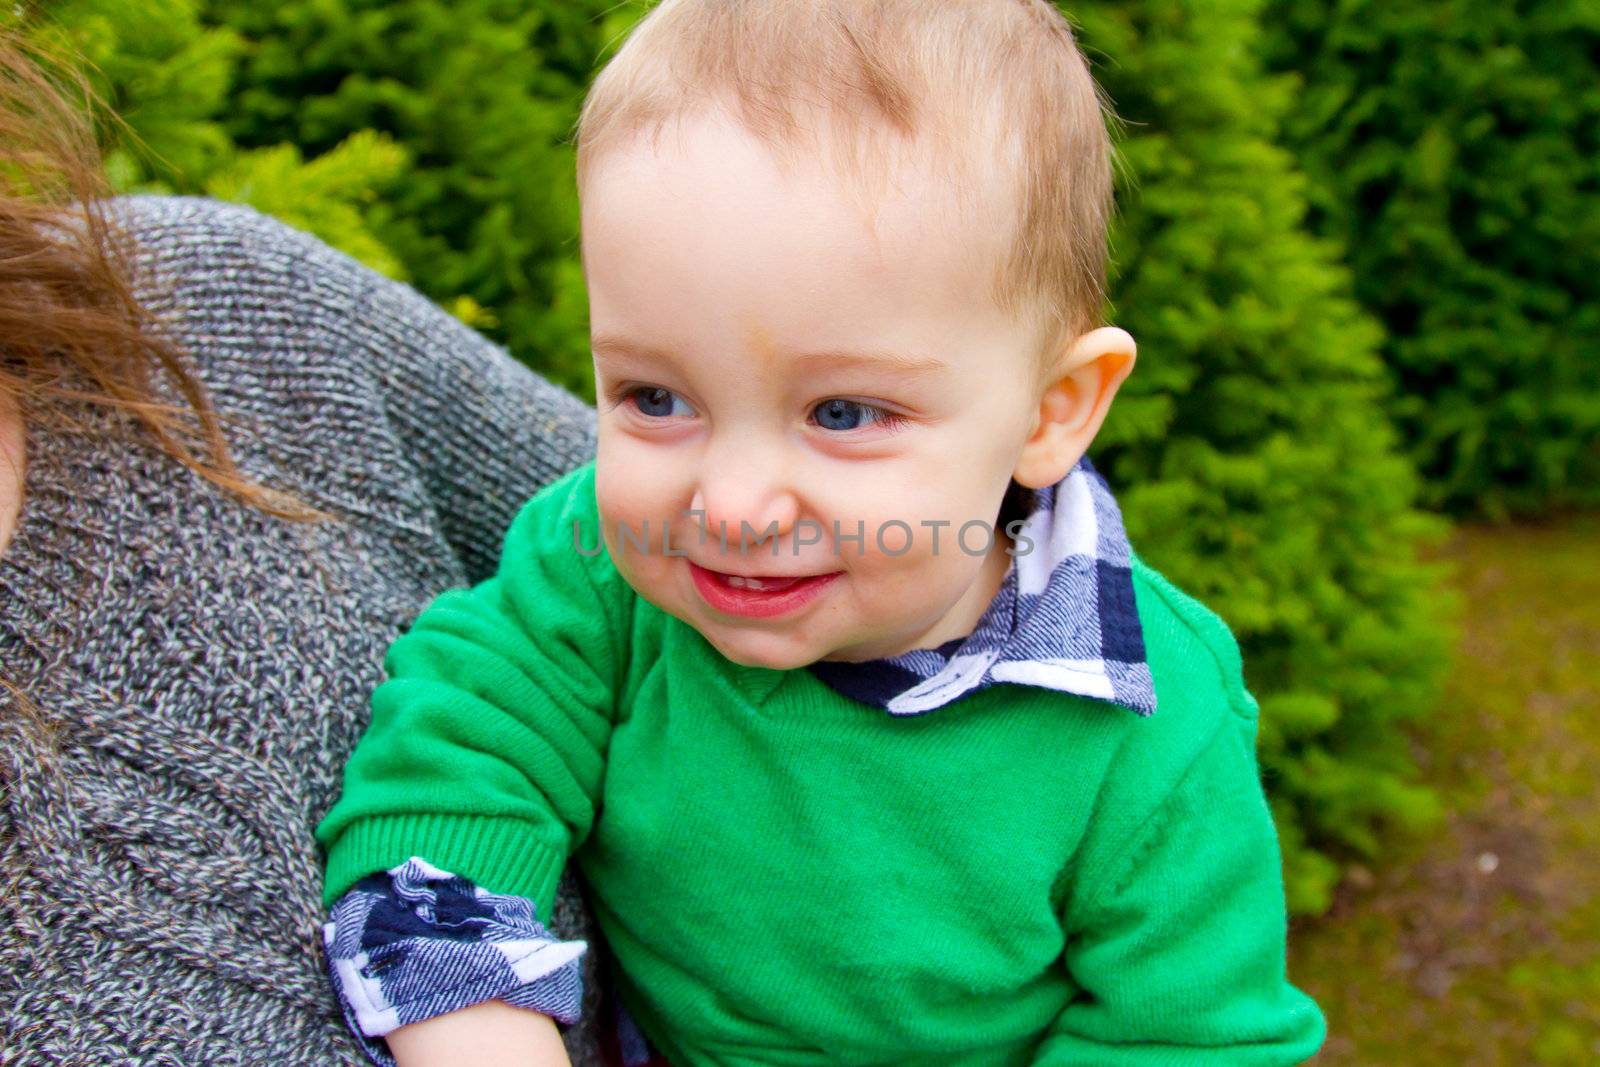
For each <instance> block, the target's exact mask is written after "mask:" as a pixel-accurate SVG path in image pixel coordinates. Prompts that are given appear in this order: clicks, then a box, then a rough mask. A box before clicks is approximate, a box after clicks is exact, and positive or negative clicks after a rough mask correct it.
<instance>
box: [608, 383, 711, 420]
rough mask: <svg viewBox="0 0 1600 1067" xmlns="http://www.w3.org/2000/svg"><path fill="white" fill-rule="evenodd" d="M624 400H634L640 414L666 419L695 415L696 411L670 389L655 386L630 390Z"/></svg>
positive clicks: (643, 386) (644, 386) (642, 386)
mask: <svg viewBox="0 0 1600 1067" xmlns="http://www.w3.org/2000/svg"><path fill="white" fill-rule="evenodd" d="M624 399H628V400H632V401H633V406H634V407H635V408H638V409H639V414H641V415H648V416H650V417H651V418H656V419H664V418H669V417H671V416H673V415H693V414H694V409H693V408H691V407H690V406H689V405H688V404H686V403H684V402H683V398H682V397H680V396H678V394H676V393H674V392H673V391H672V390H670V389H662V388H661V387H660V386H655V385H641V386H638V387H637V388H634V389H630V390H628V392H627V394H626V396H625V397H624Z"/></svg>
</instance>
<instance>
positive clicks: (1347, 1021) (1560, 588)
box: [1290, 514, 1600, 1067]
mask: <svg viewBox="0 0 1600 1067" xmlns="http://www.w3.org/2000/svg"><path fill="white" fill-rule="evenodd" d="M1445 555H1446V556H1447V557H1448V558H1449V559H1451V560H1453V561H1454V562H1455V563H1456V565H1457V572H1456V577H1455V584H1456V586H1457V588H1459V589H1460V590H1461V592H1462V593H1463V595H1464V597H1465V609H1464V619H1463V631H1462V638H1461V643H1460V646H1459V648H1458V655H1457V660H1456V665H1455V668H1454V670H1453V672H1452V677H1451V681H1450V684H1449V689H1448V692H1447V694H1446V697H1445V701H1444V703H1443V705H1442V707H1441V708H1440V712H1439V714H1438V715H1437V716H1436V717H1435V718H1434V720H1433V721H1432V722H1431V724H1430V725H1429V726H1428V727H1427V729H1426V733H1425V735H1422V736H1418V737H1417V738H1416V739H1415V740H1414V745H1415V753H1416V756H1417V761H1418V765H1419V766H1420V767H1421V768H1422V769H1423V774H1424V777H1425V780H1426V781H1427V782H1428V783H1429V784H1430V785H1432V786H1433V787H1434V788H1435V789H1437V790H1438V791H1439V793H1440V796H1441V798H1442V799H1443V800H1444V802H1445V806H1446V808H1447V810H1448V811H1449V812H1450V813H1451V814H1450V815H1449V816H1447V817H1446V818H1445V820H1444V821H1443V822H1442V823H1441V825H1440V826H1439V828H1438V829H1437V831H1435V833H1434V834H1433V835H1432V836H1431V837H1430V839H1428V840H1426V841H1419V842H1413V843H1411V844H1409V845H1407V846H1405V847H1404V848H1403V849H1401V850H1399V851H1398V853H1397V855H1396V857H1395V858H1394V859H1393V860H1392V861H1390V862H1389V863H1386V864H1385V865H1383V867H1382V868H1381V869H1380V870H1378V871H1376V872H1373V871H1369V870H1367V869H1365V868H1362V867H1353V868H1351V869H1350V870H1348V871H1347V872H1346V875H1345V878H1344V881H1343V883H1342V884H1341V886H1340V889H1339V892H1338V894H1337V896H1336V899H1335V904H1334V907H1333V910H1332V911H1331V912H1330V913H1329V914H1328V915H1327V916H1326V917H1324V918H1322V919H1319V920H1316V921H1315V922H1305V923H1299V924H1297V925H1296V927H1295V929H1294V930H1293V931H1292V934H1291V941H1290V975H1291V977H1292V978H1293V979H1294V981H1295V982H1296V984H1298V985H1300V986H1301V988H1303V989H1305V990H1306V991H1307V992H1309V993H1311V994H1312V995H1313V996H1314V997H1316V999H1317V1001H1318V1003H1320V1004H1321V1005H1322V1008H1323V1010H1324V1011H1325V1012H1326V1013H1327V1016H1328V1025H1329V1037H1328V1041H1327V1044H1326V1045H1325V1046H1324V1048H1323V1051H1322V1053H1321V1054H1320V1055H1319V1056H1318V1057H1317V1058H1316V1060H1315V1061H1314V1062H1315V1063H1317V1064H1319V1065H1323V1067H1347V1065H1349V1067H1354V1065H1361V1067H1368V1065H1385V1067H1386V1065H1390V1064H1394V1065H1402V1067H1433V1065H1436V1064H1437V1065H1444V1064H1449V1065H1451V1067H1499V1065H1508V1067H1531V1065H1548V1064H1557V1065H1563V1067H1565V1065H1573V1067H1578V1065H1584V1067H1588V1065H1594V1064H1600V784H1597V781H1596V775H1597V773H1600V514H1590V515H1579V516H1573V517H1568V518H1566V519H1563V520H1560V521H1554V522H1550V523H1546V524H1540V525H1511V526H1496V527H1469V528H1465V529H1462V530H1460V531H1458V532H1457V533H1456V535H1455V536H1454V537H1453V538H1452V540H1451V542H1450V543H1449V545H1448V546H1447V548H1446V550H1445Z"/></svg>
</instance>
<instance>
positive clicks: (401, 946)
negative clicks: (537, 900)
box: [323, 856, 588, 1067]
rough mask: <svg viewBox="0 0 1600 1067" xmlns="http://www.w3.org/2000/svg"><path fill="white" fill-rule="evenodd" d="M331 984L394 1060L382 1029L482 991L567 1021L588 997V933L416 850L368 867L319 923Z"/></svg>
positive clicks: (357, 1023) (478, 998)
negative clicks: (570, 933) (584, 971)
mask: <svg viewBox="0 0 1600 1067" xmlns="http://www.w3.org/2000/svg"><path fill="white" fill-rule="evenodd" d="M323 941H324V943H325V945H326V947H327V951H328V970H329V972H330V974H331V976H332V978H333V986H334V989H335V990H336V991H337V992H338V994H339V1001H340V1004H341V1005H342V1007H343V1008H344V1017H345V1021H346V1022H348V1023H349V1024H350V1028H351V1030H353V1031H354V1032H355V1034H356V1037H357V1039H358V1040H359V1041H360V1042H361V1046H362V1048H363V1049H365V1050H366V1053H367V1056H368V1057H369V1058H370V1059H371V1060H372V1062H374V1063H377V1064H380V1065H382V1067H394V1062H395V1060H394V1056H393V1055H392V1054H391V1053H390V1052H389V1047H388V1044H387V1043H386V1042H385V1041H384V1040H383V1037H384V1035H385V1034H388V1033H389V1032H390V1031H392V1030H395V1029H398V1028H399V1027H401V1026H405V1025H406V1024H407V1023H414V1022H419V1021H421V1020H423V1019H429V1018H432V1017H433V1016H435V1015H443V1014H445V1013H446V1012H451V1011H456V1010H457V1009H460V1008H465V1007H468V1006H470V1005H472V1004H477V1003H480V1002H482V1001H485V1000H504V1001H506V1002H507V1003H510V1004H514V1005H516V1006H517V1007H520V1008H529V1009H532V1010H533V1011H537V1012H542V1013H543V1014H545V1015H549V1016H550V1017H551V1018H553V1019H555V1020H556V1021H557V1022H559V1023H561V1024H563V1025H566V1026H570V1025H572V1024H573V1023H575V1022H577V1021H578V1016H579V1011H580V1007H581V1005H582V1002H583V983H582V980H581V978H580V976H579V971H578V965H579V957H581V956H582V955H583V953H584V952H585V951H586V949H587V948H588V945H587V944H586V943H585V942H583V941H561V940H558V939H557V938H556V937H555V936H554V935H552V934H551V933H550V931H548V930H546V929H545V928H544V926H543V925H541V924H540V923H539V921H538V919H537V918H536V917H535V915H534V907H533V902H532V901H530V900H527V899H526V898H524V897H515V896H501V895H498V894H495V893H490V892H488V891H486V890H483V889H480V888H478V887H477V886H475V885H473V884H472V883H471V882H469V881H468V880H466V879H465V878H458V877H456V876H455V875H453V874H451V873H450V872H449V871H441V870H439V869H438V868H437V867H433V866H431V865H429V864H428V863H427V862H426V861H424V860H422V859H419V858H417V857H415V856H413V857H412V858H411V859H410V860H408V861H406V862H405V863H403V864H401V865H400V866H398V867H394V868H392V869H390V870H388V871H385V872H382V873H379V874H373V875H368V876H367V877H366V878H363V879H362V880H361V881H359V882H357V883H356V884H355V885H354V886H353V887H351V889H350V891H349V892H348V893H346V894H345V895H344V896H342V897H340V898H339V900H338V901H337V902H336V903H335V904H334V906H333V909H332V911H331V912H330V913H329V919H328V922H327V923H326V924H325V925H324V927H323Z"/></svg>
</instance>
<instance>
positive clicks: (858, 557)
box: [319, 0, 1323, 1067]
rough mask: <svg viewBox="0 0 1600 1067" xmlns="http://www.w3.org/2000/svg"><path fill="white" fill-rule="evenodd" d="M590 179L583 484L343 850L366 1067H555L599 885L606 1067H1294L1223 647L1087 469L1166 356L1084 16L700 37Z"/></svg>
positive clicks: (1250, 706) (343, 803)
mask: <svg viewBox="0 0 1600 1067" xmlns="http://www.w3.org/2000/svg"><path fill="white" fill-rule="evenodd" d="M578 141H579V157H578V164H579V173H578V180H579V188H580V192H581V195H582V226H583V245H582V247H583V264H584V271H585V277H586V279H587V282H588V289H589V298H590V316H591V328H592V347H593V351H594V366H595V381H596V392H597V395H598V397H599V410H600V413H599V446H598V456H597V459H596V460H595V462H594V463H593V464H591V465H590V466H588V467H585V468H583V469H581V470H579V471H576V472H574V473H573V474H572V475H570V476H568V477H567V478H565V479H563V480H562V481H560V482H558V483H556V484H555V485H553V486H550V487H548V488H547V489H545V490H544V491H543V492H541V493H540V494H539V495H538V496H537V497H535V498H534V499H533V500H532V501H531V502H529V503H528V504H527V506H526V507H525V508H524V509H523V511H522V512H521V514H520V515H519V517H518V519H517V520H516V522H515V523H514V525H513V527H512V529H511V530H510V532H509V533H508V535H507V538H506V542H505V546H504V553H503V556H502V558H501V562H500V566H499V571H498V573H497V575H496V576H495V577H494V578H492V579H490V580H489V581H487V582H485V583H483V584H482V585H480V586H478V587H475V588H473V589H469V590H456V591H451V592H448V593H446V594H444V595H443V596H441V597H440V598H439V599H438V600H437V601H436V602H435V603H434V604H433V605H432V606H430V607H429V608H428V609H427V611H425V612H424V613H423V614H422V616H421V617H420V618H419V619H418V620H417V622H416V624H415V625H414V626H413V628H412V629H411V630H410V632H409V633H407V634H406V635H405V636H404V637H402V638H401V639H400V640H399V641H397V642H396V644H395V645H394V646H393V648H392V649H391V652H390V654H389V657H388V660H387V662H386V667H387V670H388V674H389V677H388V680H387V681H386V682H385V683H384V684H383V686H382V687H381V688H380V689H379V690H378V691H377V693H376V695H375V697H374V709H373V720H372V726H371V729H370V731H369V732H368V734H367V736H366V737H365V738H364V739H363V741H362V742H361V744H360V746H359V747H358V749H357V751H356V753H355V755H354V756H353V758H352V760H351V762H350V765H349V767H348V769H347V772H346V780H345V792H344V795H343V797H342V799H341V800H340V802H339V804H338V805H337V806H336V807H335V809H334V810H333V812H332V813H331V814H330V815H329V816H328V818H327V820H326V821H325V822H324V824H323V825H322V827H321V828H320V829H319V836H320V838H321V840H322V841H323V843H324V844H325V845H326V846H327V848H328V852H329V858H328V872H327V887H326V891H327V899H328V900H329V901H330V903H334V902H336V905H335V907H334V913H333V921H332V922H331V923H330V924H329V930H328V945H329V951H330V958H331V960H332V962H333V970H334V972H335V976H336V980H337V984H338V986H339V989H340V993H341V996H342V997H343V998H344V1000H345V1003H346V1007H347V1013H348V1014H349V1015H350V1017H351V1019H352V1021H353V1023H354V1025H355V1026H356V1027H357V1029H358V1030H359V1031H360V1032H361V1034H362V1036H363V1037H364V1038H365V1039H367V1040H368V1042H369V1046H370V1047H371V1048H372V1049H373V1053H374V1056H375V1057H376V1058H379V1059H380V1060H383V1061H387V1057H388V1056H389V1055H390V1054H394V1055H398V1056H399V1058H400V1061H401V1062H402V1063H408V1064H410V1063H427V1062H446V1061H448V1062H452V1063H462V1062H481V1063H499V1062H506V1063H539V1062H545V1063H562V1062H564V1058H565V1057H564V1053H563V1052H562V1050H561V1045H560V1039H559V1034H558V1031H557V1028H556V1023H555V1021H560V1022H563V1023H570V1022H572V1021H573V1019H574V1018H575V1017H576V1012H577V1003H578V1001H577V982H576V978H575V974H576V967H577V962H576V956H577V954H578V953H579V952H580V951H581V950H582V948H583V946H582V945H581V944H574V943H565V942H560V941H557V940H556V939H555V938H553V937H551V936H550V935H549V934H548V933H547V931H546V929H545V927H544V926H543V925H541V922H540V920H542V919H548V916H549V912H550V908H551V902H552V898H553V896H554V892H555V885H556V881H557V879H558V877H559V875H560V874H561V872H562V870H563V868H564V867H565V866H566V864H567V862H568V860H569V859H571V860H572V861H573V862H574V863H576V865H577V867H578V869H579V870H580V871H581V872H582V874H583V875H584V877H585V881H586V883H587V885H588V887H589V890H590V893H591V897H592V905H593V910H594V914H595V917H596V920H597V922H598V925H599V928H600V930H601V932H602V933H603V934H604V937H605V940H606V943H607V945H608V947H609V948H610V950H611V952H612V954H613V955H614V957H615V961H616V974H615V984H616V989H615V993H616V997H617V1000H618V1001H619V1003H620V1008H621V1011H620V1012H619V1019H620V1026H619V1036H618V1038H617V1041H616V1047H615V1048H614V1049H612V1053H611V1054H612V1055H613V1056H614V1057H616V1058H617V1059H618V1061H619V1062H621V1063H625V1064H633V1063H644V1062H652V1061H654V1062H668V1063H671V1064H675V1065H677V1067H695V1065H699V1064H728V1065H732V1064H772V1063H782V1064H793V1065H803V1064H818V1065H821V1064H842V1063H856V1064H919V1065H925V1064H971V1065H977V1067H987V1065H1002V1064H1004V1065H1012V1064H1016V1065H1021V1064H1055V1065H1068V1064H1071V1065H1081V1067H1089V1065H1094V1067H1123V1065H1126V1067H1133V1065H1143V1064H1150V1065H1154V1064H1158V1063H1159V1064H1163V1065H1173V1067H1176V1065H1183V1064H1196V1065H1198V1064H1207V1065H1209V1064H1228V1065H1234V1064H1240V1065H1262V1067H1266V1065H1278V1064H1292V1063H1300V1062H1302V1061H1304V1060H1305V1059H1306V1058H1308V1057H1310V1056H1311V1054H1312V1053H1313V1052H1315V1051H1316V1049H1317V1047H1318V1045H1319V1044H1320V1042H1321V1039H1322V1036H1323V1021H1322V1017H1321V1015H1320V1013H1319V1012H1318V1011H1317V1008H1316V1006H1315V1005H1314V1004H1313V1003H1312V1002H1311V1001H1310V1000H1309V999H1308V998H1307V997H1306V996H1305V995H1304V994H1303V993H1301V992H1300V991H1299V990H1297V989H1295V988H1294V987H1293V986H1292V985H1291V984H1289V983H1288V981H1287V980H1286V978H1285V966H1284V934H1285V915H1284V901H1283V887H1282V882H1281V874H1280V871H1279V853H1278V848H1277V842H1276V837H1275V835H1274V831H1273V826H1272V822H1271V819H1270V816H1269V814H1268V809H1267V806H1266V803H1265V800H1264V798H1263V795H1262V790H1261V787H1260V784H1259V782H1258V777H1257V768H1256V763H1255V756H1254V739H1255V732H1256V712H1257V709H1256V704H1255V701H1254V700H1253V699H1252V698H1251V696H1250V694H1249V693H1248V692H1247V691H1246V689H1245V687H1244V684H1243V680H1242V675H1241V668H1240V662H1239V657H1238V649H1237V646H1236V644H1235V643H1234V640H1233V638H1232V636H1231V635H1230V634H1229V632H1228V630H1227V629H1226V627H1225V626H1224V624H1223V623H1222V622H1221V621H1220V620H1219V619H1218V618H1217V617H1216V616H1215V615H1213V614H1212V613H1210V612H1209V611H1207V610H1206V609H1205V608H1204V607H1202V606H1201V605H1200V604H1198V603H1197V602H1196V601H1194V600H1193V599H1191V598H1189V597H1188V596H1186V595H1185V594H1183V593H1182V592H1181V591H1179V590H1178V589H1176V588H1174V587H1173V586H1172V585H1171V584H1170V583H1168V582H1167V581H1166V580H1165V579H1163V578H1162V577H1161V576H1160V575H1159V574H1157V573H1156V572H1155V571H1154V570H1152V569H1151V568H1150V567H1148V566H1147V565H1146V564H1144V563H1143V562H1142V561H1141V560H1140V559H1139V558H1138V557H1137V556H1136V555H1134V553H1133V552H1132V551H1131V549H1130V548H1129V546H1128V544H1127V541H1126V538H1125V535H1124V533H1123V530H1122V525H1121V520H1120V515H1119V512H1118V510H1117V507H1116V504H1115V502H1114V500H1113V499H1112V497H1111V495H1110V493H1109V490H1108V489H1107V487H1106V485H1105V483H1104V481H1103V480H1101V479H1100V477H1099V476H1098V475H1097V474H1096V473H1095V471H1094V469H1093V467H1092V466H1091V465H1090V464H1089V462H1088V461H1087V459H1085V458H1084V453H1085V450H1086V448H1087V447H1088V446H1089V444H1090V442H1091V441H1092V440H1093V438H1094V436H1095V434H1096V432H1097V431H1098V430H1099V428H1100V426H1101V423H1102V421H1103V420H1104V418H1105V416H1106V412H1107V409H1108V406H1109V405H1110V403H1111V401H1112V399H1113V397H1114V396H1115V394H1116V392H1117V389H1118V387H1119V386H1120V385H1121V383H1122V382H1123V381H1124V380H1125V379H1126V378H1127V376H1128V374H1129V372H1130V371H1131V370H1132V368H1133V365H1134V359H1135V347H1134V342H1133V339H1132V338H1131V337H1130V336H1129V335H1128V334H1127V333H1126V332H1125V331H1123V330H1121V329H1118V328H1116V327H1113V326H1109V325H1104V324H1102V322H1101V309H1102V305H1103V302H1104V294H1103V286H1104V280H1103V276H1104V262H1105V256H1106V253H1105V247H1106V230H1107V221H1108V217H1109V213H1110V209H1111V151H1110V146H1109V143H1108V138H1107V133H1106V124H1105V120H1104V117H1103V113H1102V109H1101V105H1100V102H1099V98H1098V95H1097V93H1096V90H1095V86H1094V84H1093V82H1092V80H1091V78H1090V75H1089V72H1088V70H1087V66H1086V64H1085V62H1084V60H1083V57H1082V56H1081V54H1080V53H1079V51H1078V49H1077V47H1076V45H1075V42H1074V40H1073V36H1072V33H1071V31H1070V29H1069V27H1068V25H1067V23H1066V22H1065V21H1064V20H1063V19H1062V17H1061V15H1060V14H1059V13H1058V12H1057V11H1056V10H1055V9H1054V8H1053V7H1052V6H1051V5H1050V4H1048V3H1045V2H1044V0H667V2H665V3H663V4H661V5H660V6H659V7H657V8H656V9H655V10H654V11H653V12H652V13H651V14H650V15H649V16H647V17H646V18H645V19H644V20H643V22H642V23H641V24H640V25H639V26H638V27H637V29H636V30H635V31H634V33H633V34H632V36H631V37H630V38H629V40H628V41H627V42H626V44H625V45H624V46H623V48H622V49H621V50H620V52H619V53H618V55H617V56H616V58H615V59H613V60H612V62H611V63H610V64H609V65H608V66H607V68H606V69H605V70H604V71H603V72H602V74H601V75H600V77H599V78H598V80H597V81H596V83H595V85H594V87H593V89H592V91H591V94H590V96H589V99H588V101H587V103H586V105H585V108H584V111H583V116H582V119H581V123H580V127H579V138H578ZM379 1038H386V1039H387V1040H386V1041H380V1040H377V1039H379ZM469 1047H470V1049H471V1050H472V1051H471V1053H470V1054H469V1053H468V1052H466V1051H465V1050H467V1049H468V1048H469ZM474 1057H476V1058H474ZM496 1057H503V1058H496Z"/></svg>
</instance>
